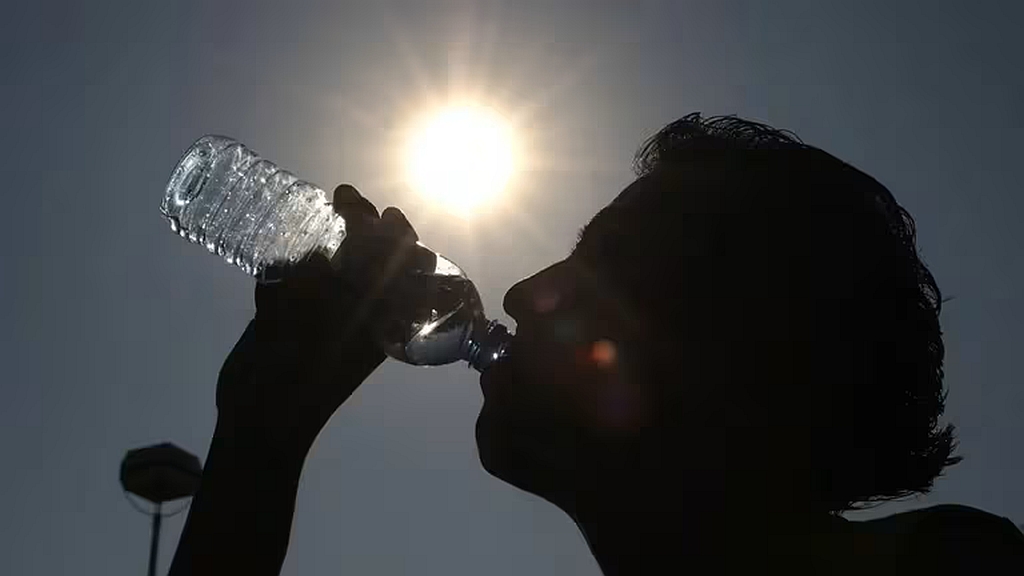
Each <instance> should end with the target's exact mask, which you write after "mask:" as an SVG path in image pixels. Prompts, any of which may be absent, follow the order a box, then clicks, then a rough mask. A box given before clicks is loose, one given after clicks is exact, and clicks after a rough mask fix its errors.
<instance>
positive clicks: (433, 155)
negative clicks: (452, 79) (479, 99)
mask: <svg viewBox="0 0 1024 576" xmlns="http://www.w3.org/2000/svg"><path fill="white" fill-rule="evenodd" d="M406 166H407V177H408V180H409V184H410V185H411V186H412V187H413V188H414V189H416V190H417V191H419V192H420V193H421V194H423V195H424V196H426V197H427V198H428V199H429V200H430V201H432V202H436V203H437V204H438V205H439V206H440V207H443V208H444V209H446V210H447V211H449V212H453V213H455V214H459V215H462V216H468V215H469V214H471V213H473V212H474V211H476V210H477V209H478V208H480V207H481V206H482V205H484V204H486V203H487V202H488V201H490V200H493V199H494V198H495V197H496V196H497V195H498V194H499V193H500V192H501V191H502V190H503V189H504V188H505V185H506V183H507V182H508V180H509V178H510V177H511V175H512V170H513V141H512V133H511V129H510V127H509V125H508V123H507V122H506V121H505V120H504V119H503V118H502V117H501V116H500V115H499V114H497V113H496V112H494V111H493V110H490V109H487V108H482V107H474V106H460V107H452V108H446V109H444V110H441V111H440V112H438V113H437V114H436V115H434V116H432V117H430V118H428V119H427V120H426V121H425V122H423V124H422V125H421V126H419V127H418V128H417V129H416V131H415V132H414V133H413V135H412V137H411V138H410V141H409V143H408V148H407V158H406Z"/></svg>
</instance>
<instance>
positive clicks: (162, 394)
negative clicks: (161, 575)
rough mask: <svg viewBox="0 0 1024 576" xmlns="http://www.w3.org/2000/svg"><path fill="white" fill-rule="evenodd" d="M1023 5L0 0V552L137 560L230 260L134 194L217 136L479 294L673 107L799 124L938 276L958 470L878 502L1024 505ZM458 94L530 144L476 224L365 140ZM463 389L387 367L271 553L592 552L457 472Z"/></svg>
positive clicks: (419, 558) (500, 570) (1007, 511)
mask: <svg viewBox="0 0 1024 576" xmlns="http://www.w3.org/2000/svg"><path fill="white" fill-rule="evenodd" d="M1022 16H1024V5H1017V4H1015V3H1012V2H1011V3H1006V2H980V1H978V2H972V3H970V7H969V8H968V7H967V3H964V2H946V1H941V2H940V1H934V0H931V1H921V2H911V1H897V2H893V1H891V0H889V1H871V2H868V1H864V2H855V3H852V2H823V1H820V0H807V1H797V0H786V1H782V0H777V1H774V2H722V1H715V2H711V1H706V2H690V1H683V0H674V1H672V0H668V1H663V2H654V1H647V2H643V1H640V0H632V1H629V2H627V1H625V0H623V1H618V2H612V1H605V2H598V1H592V2H565V1H558V2H556V1H555V0H549V1H538V0H530V1H528V0H514V1H513V0H508V1H507V2H497V1H489V2H485V1H482V0H462V1H451V2H430V1H427V0H419V1H408V2H404V3H397V2H385V1H383V0H377V1H374V2H365V3H356V2H344V1H340V0H339V1H336V2H322V3H317V4H314V3H307V2H298V1H295V0H293V1H290V2H269V1H259V2H254V1H247V2H231V3H228V2H212V1H207V2H186V1H175V2H139V1H130V2H129V1H125V2H119V3H114V2H107V3H100V2H87V3H80V2H65V3H53V2H44V1H41V0H35V1H31V2H9V3H7V4H5V8H4V17H3V18H2V19H0V42H2V43H3V45H2V48H0V72H2V79H3V83H4V85H3V90H2V92H0V102H2V107H0V109H2V110H3V112H2V115H0V118H2V126H0V153H2V157H3V179H4V194H3V201H4V210H5V218H4V224H3V226H2V228H0V234H3V237H2V238H0V251H2V252H0V255H2V261H3V263H4V271H3V276H2V278H3V280H2V284H0V291H2V292H0V293H2V295H3V297H2V298H0V326H3V330H2V334H0V337H2V339H3V340H2V345H0V354H2V363H3V366H4V368H5V376H4V378H3V380H2V381H3V385H2V389H0V390H2V395H3V396H2V400H0V454H2V456H3V461H4V462H5V466H4V469H5V470H4V473H3V474H2V475H0V498H2V499H3V505H2V509H3V514H2V515H0V517H2V520H0V558H3V559H4V561H3V565H4V569H3V570H2V571H3V572H4V573H7V574H12V575H13V574H18V575H20V574H64V573H77V574H95V575H111V574H141V573H143V571H144V570H145V562H146V548H147V546H148V538H149V532H148V531H149V526H148V524H147V520H146V518H144V517H143V516H141V515H139V514H137V513H136V512H135V511H134V510H132V508H131V507H130V506H129V505H128V503H127V502H125V500H124V499H123V497H122V494H121V490H120V486H119V484H118V481H117V472H118V464H119V462H120V459H121V457H122V455H123V453H124V451H125V450H127V449H129V448H135V447H138V446H141V445H145V444H149V443H154V442H159V441H164V440H169V441H173V442H175V443H177V444H179V445H180V446H182V447H184V448H186V449H188V450H190V451H192V452H195V453H197V454H199V455H200V456H201V457H205V452H206V447H207V443H208V441H209V438H210V435H211V433H212V429H213V424H214V418H215V412H214V403H213V394H214V383H215V379H216V375H217V370H218V369H219V367H220V364H221V362H222V361H223V358H224V356H225V355H226V354H227V352H228V350H229V349H230V347H231V346H232V345H233V344H234V342H235V340H236V338H237V337H238V335H239V334H240V333H241V330H242V329H243V327H244V326H245V323H246V321H247V319H248V318H249V317H250V315H251V314H252V312H253V308H252V294H251V292H252V281H251V280H250V279H249V278H248V277H246V276H245V275H244V274H242V273H241V272H240V271H238V270H236V269H234V268H231V267H228V266H226V265H224V264H223V263H222V262H220V261H219V260H218V259H217V258H216V257H214V256H211V255H209V254H206V253H205V252H204V251H203V250H202V249H200V248H198V247H196V246H193V245H190V244H188V243H186V242H184V241H182V240H180V239H179V238H177V237H176V236H175V235H173V234H172V233H171V232H170V231H169V230H168V229H167V225H166V224H165V223H164V222H163V221H162V220H161V219H160V217H159V215H158V211H157V205H158V202H159V197H160V194H161V192H162V189H163V185H164V183H165V180H166V178H167V176H168V175H169V171H170V169H171V168H172V166H173V164H174V162H175V161H176V160H177V158H178V156H179V154H180V153H181V152H182V150H183V149H184V148H185V147H186V146H187V145H188V144H189V143H190V142H191V141H192V140H193V139H195V138H196V137H198V136H200V135H202V134H204V133H208V132H219V133H224V134H228V135H231V136H235V137H237V138H239V139H241V140H242V141H244V142H246V143H248V144H250V145H251V146H252V147H253V148H255V149H256V150H258V151H259V152H261V153H262V154H264V155H265V156H267V157H268V158H271V159H273V160H275V161H277V162H278V163H280V164H281V165H283V166H285V167H289V168H291V169H293V170H294V171H295V172H296V173H298V174H300V175H301V176H303V177H305V178H307V179H310V180H312V181H314V182H318V183H320V184H322V185H323V186H324V187H328V188H331V187H333V185H334V184H336V183H338V182H343V181H349V182H352V183H354V184H356V185H357V186H358V187H359V188H360V189H361V190H362V191H363V192H364V193H365V194H366V195H367V196H368V197H369V198H371V199H372V200H373V201H375V202H376V203H377V204H378V206H381V207H383V206H386V205H389V204H399V205H401V206H403V207H405V208H406V212H407V213H408V215H409V217H410V219H411V220H412V221H413V222H414V223H416V224H417V226H418V228H419V231H420V236H421V238H422V239H423V240H424V241H425V242H426V243H428V244H429V245H431V246H432V247H434V248H435V249H437V250H439V251H440V252H442V253H444V254H446V255H448V256H449V257H451V258H452V259H454V260H455V261H456V262H459V263H460V264H462V265H463V267H464V268H466V269H467V271H468V272H469V274H470V275H471V277H472V278H474V279H475V280H476V281H477V283H478V285H479V287H480V289H481V292H482V294H483V296H484V299H485V303H486V304H487V305H488V307H489V308H490V310H491V312H492V313H494V314H496V315H497V314H498V312H499V307H500V302H501V296H502V294H503V293H504V290H505V289H506V288H507V287H508V286H510V285H511V284H512V283H513V282H514V281H515V280H517V279H519V278H520V277H523V276H525V275H527V274H529V273H531V272H533V271H535V270H537V269H539V268H540V267H542V266H544V265H546V264H547V263H549V262H551V261H553V260H555V259H558V258H560V257H562V256H563V255H564V254H565V252H566V251H567V250H568V249H569V247H570V245H571V242H572V240H573V239H574V236H575V231H576V229H577V228H578V227H579V226H581V225H582V224H584V223H585V222H586V221H587V220H588V218H589V217H590V216H591V215H592V214H593V213H594V212H595V211H596V210H597V209H598V208H599V207H600V206H602V205H603V204H605V203H606V202H608V201H609V200H611V198H613V196H614V195H615V194H616V193H617V192H618V191H619V190H620V189H621V187H622V186H623V185H625V184H626V183H628V182H629V180H630V172H629V161H630V158H631V154H632V152H633V150H634V149H635V147H636V145H637V144H638V143H639V142H640V141H641V139H642V138H643V137H644V136H645V135H647V134H649V133H650V132H652V131H654V130H656V129H657V128H658V127H660V126H661V125H663V124H665V123H666V122H668V121H670V120H672V119H675V118H677V117H679V116H681V115H683V114H685V113H687V112H690V111H695V110H699V111H703V112H706V113H709V114H714V113H737V114H739V115H741V116H747V117H751V118H754V119H759V120H763V121H767V122H769V123H772V124H774V125H777V126H780V127H785V128H790V129H792V130H794V131H796V132H797V133H798V134H799V135H800V136H802V137H803V138H804V140H806V141H808V142H810V143H813V144H816V145H819V146H821V147H823V148H825V149H827V150H829V151H831V152H833V153H834V154H836V155H838V156H840V157H841V158H844V159H846V160H848V161H850V162H852V163H853V164H855V165H857V166H858V167H860V168H862V169H864V170H866V171H867V172H869V173H871V174H872V175H874V176H875V177H877V178H878V179H879V180H880V181H881V182H883V183H884V184H886V185H887V186H889V188H890V189H891V190H892V191H893V193H894V194H895V195H896V197H897V199H898V200H899V201H900V202H901V203H902V204H903V205H904V206H906V207H907V208H908V209H909V210H910V211H911V213H912V214H913V215H914V216H915V218H916V219H917V222H918V225H919V234H920V245H921V250H922V252H923V255H924V258H925V260H926V262H927V263H928V264H929V265H930V267H931V269H932V271H933V273H934V274H935V276H936V278H937V280H938V282H939V285H940V287H941V288H942V290H943V291H944V293H945V295H947V296H955V297H956V299H955V300H954V301H952V302H950V303H948V304H947V307H946V309H945V310H944V312H943V317H942V320H943V327H944V330H945V333H946V340H945V341H946V345H947V372H946V381H947V384H948V385H949V388H950V395H949V409H948V413H947V414H948V417H949V420H950V421H952V422H954V423H955V424H957V425H958V426H959V430H960V438H961V454H962V455H964V456H965V460H964V462H963V463H962V464H960V465H959V466H957V467H955V468H954V469H952V470H951V471H950V472H949V474H948V476H947V477H945V478H944V479H941V480H940V481H939V482H938V484H937V486H936V490H935V492H934V493H933V495H931V496H929V497H928V498H926V499H923V500H922V501H919V502H913V501H912V502H909V503H904V504H898V505H889V506H885V507H883V508H880V509H878V510H876V511H874V512H873V514H875V515H878V514H886V513H891V512H894V511H898V510H901V509H904V508H907V507H913V506H919V505H922V504H931V503H939V502H959V503H963V504H969V505H973V506H977V507H980V508H982V509H985V510H989V511H992V512H996V513H998V514H1001V515H1006V516H1009V517H1011V518H1013V519H1014V521H1015V522H1024V494H1022V493H1021V489H1020V487H1021V486H1024V455H1022V451H1021V450H1019V449H1018V450H1016V451H1015V450H1014V449H1013V446H1014V444H1015V443H1016V445H1017V446H1021V445H1022V442H1024V424H1022V423H1021V422H1022V420H1021V418H1020V415H1021V414H1022V413H1024V387H1022V385H1021V384H1022V382H1021V379H1022V376H1021V369H1020V368H1019V366H1017V365H1016V364H1015V362H1016V361H1017V360H1018V358H1016V357H1015V356H1014V353H1015V352H1018V353H1019V351H1020V350H1021V343H1022V338H1021V331H1022V329H1024V328H1022V327H1024V304H1022V300H1021V298H1020V295H1021V291H1022V289H1024V272H1022V270H1024V266H1022V264H1024V262H1022V259H1024V255H1022V254H1024V252H1022V251H1021V250H1019V249H1018V248H1019V247H1020V246H1024V232H1022V231H1021V230H1022V227H1021V226H1020V215H1021V214H1022V213H1024V200H1022V196H1021V194H1020V193H1019V191H1018V185H1017V183H1018V181H1019V179H1018V178H1016V177H1014V176H1013V174H1014V173H1016V172H1017V171H1018V170H1019V166H1020V162H1021V158H1022V157H1024V145H1022V143H1021V139H1020V134H1021V133H1022V128H1024V126H1022V111H1021V108H1020V105H1019V102H1021V101H1022V96H1024V94H1022V86H1021V76H1020V70H1022V69H1024V59H1022V56H1021V55H1022V54H1024V50H1022V49H1021V46H1020V45H1019V41H1015V40H1013V38H1015V37H1018V36H1019V35H1018V30H1017V25H1018V24H1019V23H1020V22H1021V21H1022ZM450 87H455V88H453V91H455V92H458V91H460V90H465V89H467V88H472V89H473V90H475V91H477V92H478V93H480V94H483V95H485V96H486V97H487V98H489V100H490V101H491V102H492V103H494V104H496V105H498V106H500V107H502V108H503V109H504V110H506V111H509V112H512V113H516V114H517V115H518V116H519V117H521V118H522V119H523V122H524V125H525V126H526V128H525V129H524V134H526V135H527V139H528V141H529V146H530V150H531V153H532V154H533V155H534V156H535V157H536V158H544V159H546V161H544V162H538V163H535V164H534V165H532V166H531V169H530V170H529V171H527V172H526V173H524V174H521V175H519V176H518V178H517V180H516V181H515V182H514V185H513V186H511V187H510V189H509V190H508V191H507V196H506V199H505V200H504V202H503V203H502V204H501V205H500V206H498V207H496V208H495V209H494V210H493V211H492V213H490V214H487V215H486V216H481V217H479V218H477V219H476V220H475V221H474V222H473V223H472V224H466V225H452V224H450V223H445V222H443V221H441V220H440V219H438V218H436V217H432V216H431V215H430V214H429V213H428V211H427V210H425V209H424V208H423V207H422V205H420V204H418V203H417V202H416V201H415V199H414V198H411V197H410V195H409V193H408V192H406V191H405V190H404V189H403V188H402V187H401V186H398V185H396V184H395V182H394V170H393V167H392V166H389V163H388V161H387V158H390V156H389V154H390V153H391V152H390V150H391V148H390V147H392V146H393V140H394V135H395V134H396V131H397V130H400V129H401V128H402V126H403V124H402V123H403V122H404V118H405V115H407V114H408V113H409V112H410V111H413V112H415V111H416V110H417V107H422V106H423V103H424V102H426V101H427V100H428V98H429V96H430V95H435V96H436V95H444V94H445V93H446V92H447V91H448V90H449V88H450ZM479 405H480V395H479V392H478V389H477V387H476V382H475V378H474V376H473V373H471V372H470V371H469V370H467V369H465V368H463V367H461V366H460V367H447V368H439V369H416V368H412V367H407V366H402V365H399V364H398V363H396V362H388V363H386V364H385V365H384V366H383V367H382V368H381V369H380V370H379V371H378V372H376V373H375V374H374V375H373V376H372V377H371V378H370V380H369V381H367V382H366V383H365V385H364V386H363V387H362V388H361V389H360V390H359V391H358V392H357V394H356V395H355V396H354V397H353V398H352V399H351V401H349V402H348V403H347V404H346V405H345V406H344V407H343V408H342V409H341V410H340V412H339V413H338V414H336V415H335V418H334V419H333V420H332V422H331V423H330V425H329V427H328V428H327V429H326V430H325V431H324V433H323V434H322V435H321V437H320V439H319V440H318V443H317V445H316V447H315V448H314V450H313V453H312V456H311V458H310V460H309V462H308V463H307V465H306V469H305V472H304V475H303V478H302V486H301V492H300V494H299V499H298V506H297V511H296V516H295V524H294V530H293V534H292V544H291V548H290V551H289V555H288V559H287V561H286V563H285V567H284V573H285V574H303V575H313V574H340V573H347V574H494V575H502V574H510V575H511V574H538V575H540V574H596V573H597V566H596V564H595V562H594V561H593V560H592V559H591V558H590V555H589V553H588V552H587V550H586V548H585V546H584V544H583V541H582V539H581V538H580V537H579V536H578V535H577V533H576V531H575V529H574V527H573V526H572V524H571V523H570V522H569V520H568V519H567V518H565V517H563V516H562V514H561V513H560V512H558V511H556V510H555V509H554V508H553V507H551V506H549V505H547V504H545V503H543V502H541V501H539V500H538V499H536V498H533V497H531V496H528V495H525V494H523V493H521V492H518V491H516V490H514V489H512V488H510V487H507V486H505V485H503V484H501V483H500V482H498V481H497V480H495V479H492V478H490V477H488V476H487V475H486V474H485V473H484V472H483V471H482V470H481V468H480V465H479V463H478V461H477V459H476V454H475V446H474V444H473V434H472V429H473V422H474V420H475V418H476V414H477V411H478V408H479ZM695 497H699V495H695ZM259 505H260V503H259V502H253V506H259ZM182 520H183V516H179V517H176V518H173V519H171V520H170V521H168V522H167V523H166V524H165V527H166V530H165V533H164V539H163V553H162V554H161V568H162V569H163V570H166V568H167V566H168V562H169V559H170V554H171V553H172V550H173V548H174V545H175V543H176V542H177V537H178V533H179V531H180V529H181V524H182Z"/></svg>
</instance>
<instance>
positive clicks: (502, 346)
mask: <svg viewBox="0 0 1024 576" xmlns="http://www.w3.org/2000/svg"><path fill="white" fill-rule="evenodd" d="M511 340H512V335H511V334H509V332H508V328H505V326H504V325H502V324H501V323H499V322H497V321H495V320H491V321H490V322H488V323H487V325H486V326H485V327H484V329H483V330H481V331H479V332H476V331H474V333H473V334H472V335H471V336H470V337H469V339H467V340H466V345H465V347H464V348H463V354H462V357H463V359H464V360H466V361H467V362H469V365H470V367H472V368H473V369H475V370H476V371H478V372H483V371H484V370H487V368H488V367H490V365H491V364H493V363H494V362H496V361H497V360H499V359H501V358H502V357H503V356H505V354H506V353H507V350H508V343H509V341H511Z"/></svg>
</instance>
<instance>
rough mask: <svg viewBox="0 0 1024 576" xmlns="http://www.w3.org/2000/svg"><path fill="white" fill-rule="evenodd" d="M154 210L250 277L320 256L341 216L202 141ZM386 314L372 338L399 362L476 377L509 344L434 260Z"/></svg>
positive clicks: (220, 140) (303, 188) (241, 151)
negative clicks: (453, 366)
mask: <svg viewBox="0 0 1024 576" xmlns="http://www.w3.org/2000/svg"><path fill="white" fill-rule="evenodd" d="M160 212H161V213H162V214H163V215H164V217H166V218H167V220H168V221H169V222H170V225H171V230H173V231H175V232H177V233H178V234H179V235H181V236H182V237H183V238H186V239H188V240H189V241H190V242H194V243H196V244H201V245H203V246H206V249H207V250H209V251H210V252H213V253H216V254H218V255H220V256H221V257H223V258H224V259H225V260H226V261H227V262H228V263H229V264H234V265H236V266H238V267H239V268H241V269H242V270H244V271H245V272H246V273H247V274H249V275H251V276H259V275H260V273H261V272H262V271H263V270H264V269H266V267H267V266H269V265H271V264H280V263H286V262H287V263H296V262H299V261H300V260H302V259H304V258H305V257H307V256H309V255H310V254H312V253H314V252H320V253H322V254H323V255H324V256H326V257H327V258H328V259H330V258H331V257H332V256H333V255H334V253H335V252H336V251H337V250H338V247H339V246H340V245H341V243H342V241H344V239H345V219H344V218H342V217H341V216H339V215H338V214H336V213H335V212H334V209H333V208H332V206H331V203H330V201H329V200H328V198H327V194H326V193H325V192H324V191H323V190H322V189H321V188H319V187H317V186H315V185H313V184H310V183H309V182H305V181H303V180H299V179H298V178H296V177H295V175H294V174H292V173H291V172H288V171H287V170H281V169H280V168H278V167H277V165H276V164H274V163H273V162H270V161H269V160H265V159H263V158H260V157H259V156H258V155H257V154H256V153H255V152H253V151H252V150H250V149H248V148H246V147H245V146H244V145H243V144H241V143H240V142H237V141H235V140H233V139H231V138H227V137H224V136H213V135H209V136H203V137H202V138H200V139H199V140H197V141H196V142H195V143H194V144H192V146H191V147H189V149H188V150H186V151H185V154H184V155H183V156H182V157H181V160H180V161H179V162H178V165H177V166H175V168H174V171H173V172H172V173H171V178H170V181H169V182H168V183H167V189H166V191H165V194H164V198H163V202H162V203H161V204H160ZM389 309H390V310H391V312H390V313H389V314H388V315H387V316H386V317H383V318H380V319H378V321H377V323H376V326H375V334H376V337H377V339H378V340H379V343H380V345H381V347H382V348H383V349H384V350H385V352H387V354H388V355H389V356H391V357H392V358H395V359H398V360H401V361H403V362H406V363H409V364H416V365H429V366H437V365H442V364H450V363H452V362H457V361H459V360H465V361H467V362H469V364H470V366H472V367H473V368H476V369H477V370H479V371H481V372H482V371H483V370H485V369H486V368H487V367H488V366H489V365H490V364H491V363H492V362H494V361H495V360H497V359H498V358H500V357H501V356H502V355H504V354H505V352H506V347H507V344H508V341H509V340H510V338H511V337H510V335H509V333H508V330H507V329H506V328H505V327H504V326H502V325H501V324H499V323H497V322H493V321H488V320H487V319H486V317H485V316H484V313H483V305H482V304H481V302H480V296H479V294H478V293H477V290H476V287H475V286H474V285H473V282H472V281H470V280H469V278H467V277H466V275H465V273H463V271H462V269H460V268H459V267H458V266H456V265H455V264H454V263H453V262H451V261H450V260H448V259H446V258H444V257H443V256H440V255H438V256H437V265H436V267H435V269H434V271H433V272H432V273H423V274H417V275H414V276H410V277H407V278H405V279H403V280H402V282H401V283H400V284H399V285H398V286H396V289H395V297H394V298H393V301H392V306H389Z"/></svg>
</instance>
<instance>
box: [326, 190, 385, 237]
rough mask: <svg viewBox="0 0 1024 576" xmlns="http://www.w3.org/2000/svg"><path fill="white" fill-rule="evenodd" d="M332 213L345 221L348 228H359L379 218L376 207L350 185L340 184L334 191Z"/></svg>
mask: <svg viewBox="0 0 1024 576" xmlns="http://www.w3.org/2000/svg"><path fill="white" fill-rule="evenodd" d="M332 204H333V206H334V211H335V212H336V213H338V214H339V215H341V217H342V218H344V219H345V221H346V223H348V224H349V225H350V227H353V226H354V227H357V228H358V227H360V226H362V225H363V223H364V222H367V221H372V220H376V219H378V218H379V215H378V214H377V207H376V206H374V205H373V203H372V202H370V201H369V200H367V199H366V198H364V197H363V195H362V194H360V193H359V191H358V190H356V188H355V186H352V185H351V184H342V185H340V186H338V187H337V188H335V189H334V201H333V202H332Z"/></svg>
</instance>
